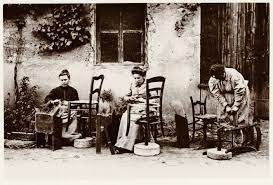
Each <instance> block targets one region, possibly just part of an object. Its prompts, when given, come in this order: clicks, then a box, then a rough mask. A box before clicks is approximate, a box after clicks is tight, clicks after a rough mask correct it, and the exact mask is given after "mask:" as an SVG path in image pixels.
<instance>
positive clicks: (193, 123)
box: [191, 121, 195, 142]
mask: <svg viewBox="0 0 273 185" xmlns="http://www.w3.org/2000/svg"><path fill="white" fill-rule="evenodd" d="M194 138H195V121H193V122H192V138H191V142H193V141H194Z"/></svg>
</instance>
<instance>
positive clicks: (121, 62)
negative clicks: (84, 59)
mask: <svg viewBox="0 0 273 185" xmlns="http://www.w3.org/2000/svg"><path fill="white" fill-rule="evenodd" d="M104 5H122V6H124V5H126V4H97V5H96V13H95V21H96V31H95V33H96V62H95V64H96V65H144V64H145V63H146V62H147V61H146V55H147V53H146V50H147V45H146V44H145V43H146V39H147V38H146V37H147V36H146V31H147V30H146V29H147V25H146V24H147V22H146V17H147V4H146V3H143V4H142V5H143V24H142V27H141V29H134V30H132V29H131V30H129V29H123V27H122V11H121V8H122V6H118V7H119V10H118V11H119V14H120V15H119V30H118V31H116V30H103V31H101V22H100V20H101V19H100V15H99V10H98V9H99V8H100V7H102V6H104ZM130 5H133V3H130ZM136 5H137V4H136ZM101 33H117V34H118V61H113V62H102V61H101V39H100V35H101ZM126 33H142V34H141V61H140V62H132V63H127V62H125V61H124V48H123V43H124V39H123V35H124V34H126Z"/></svg>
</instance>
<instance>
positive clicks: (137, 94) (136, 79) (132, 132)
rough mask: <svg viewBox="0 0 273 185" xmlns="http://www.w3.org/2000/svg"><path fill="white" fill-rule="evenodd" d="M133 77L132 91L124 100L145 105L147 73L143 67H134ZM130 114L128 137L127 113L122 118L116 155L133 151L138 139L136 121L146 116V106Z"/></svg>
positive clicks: (134, 109) (135, 108)
mask: <svg viewBox="0 0 273 185" xmlns="http://www.w3.org/2000/svg"><path fill="white" fill-rule="evenodd" d="M131 73H132V76H133V83H131V85H130V89H129V91H128V93H127V94H126V96H125V97H124V99H125V100H126V101H127V102H130V103H145V98H146V82H145V79H146V71H145V70H144V69H143V68H142V67H138V66H137V67H134V68H133V69H132V71H131ZM131 113H133V114H130V127H129V132H128V135H127V136H126V131H127V124H128V122H127V114H128V113H127V111H125V112H124V113H123V115H122V117H121V121H120V126H119V132H118V137H117V142H116V144H115V147H116V153H122V152H124V151H133V148H134V144H135V141H136V138H137V134H138V129H139V125H138V124H136V121H137V120H138V119H139V118H140V117H141V116H142V115H143V114H145V105H143V106H137V107H134V106H133V107H132V108H131Z"/></svg>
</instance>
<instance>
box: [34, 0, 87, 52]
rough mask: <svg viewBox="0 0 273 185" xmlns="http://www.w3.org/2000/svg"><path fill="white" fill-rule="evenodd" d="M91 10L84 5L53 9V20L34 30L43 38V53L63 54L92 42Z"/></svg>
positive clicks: (60, 6)
mask: <svg viewBox="0 0 273 185" xmlns="http://www.w3.org/2000/svg"><path fill="white" fill-rule="evenodd" d="M88 13H89V10H87V9H86V7H85V6H84V5H82V4H72V5H59V6H56V7H55V8H54V9H53V12H52V16H53V17H52V20H51V21H49V20H48V21H47V23H44V24H40V25H39V26H38V28H36V29H34V30H33V34H34V36H36V37H39V38H41V39H42V40H44V41H45V43H41V45H40V47H39V48H40V51H41V52H45V53H46V52H47V53H48V52H49V53H50V52H54V51H56V52H63V51H68V50H70V49H73V48H75V47H78V46H81V45H84V44H86V43H88V42H90V37H91V35H90V32H89V27H90V25H91V24H92V22H91V21H90V20H89V19H88V17H87V15H88Z"/></svg>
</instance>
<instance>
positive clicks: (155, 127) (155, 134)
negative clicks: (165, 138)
mask: <svg viewBox="0 0 273 185" xmlns="http://www.w3.org/2000/svg"><path fill="white" fill-rule="evenodd" d="M154 140H155V143H157V126H156V125H154Z"/></svg>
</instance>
